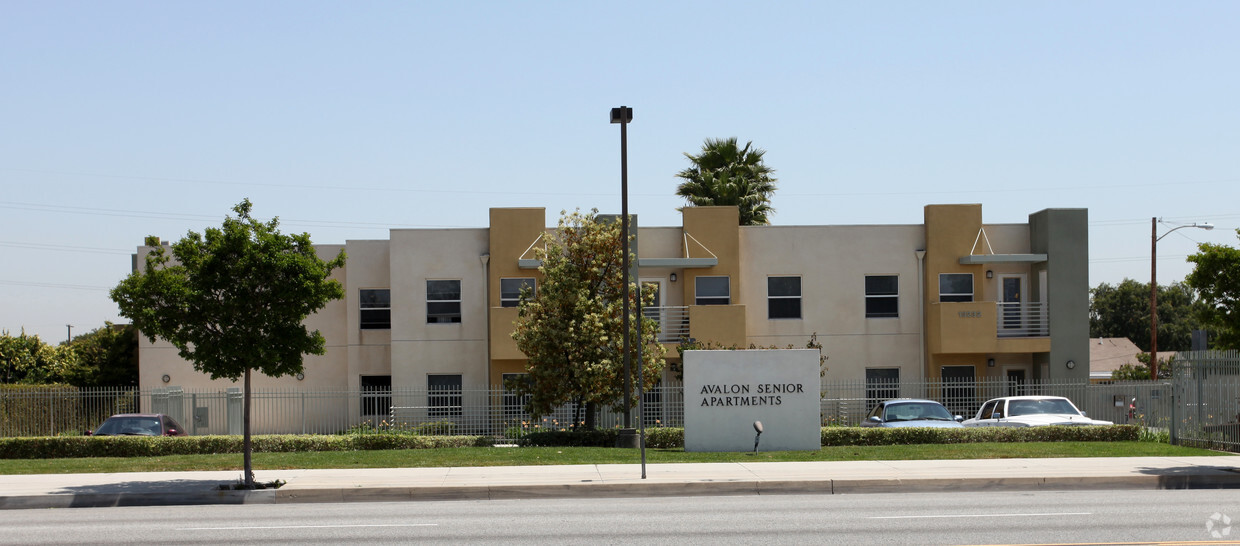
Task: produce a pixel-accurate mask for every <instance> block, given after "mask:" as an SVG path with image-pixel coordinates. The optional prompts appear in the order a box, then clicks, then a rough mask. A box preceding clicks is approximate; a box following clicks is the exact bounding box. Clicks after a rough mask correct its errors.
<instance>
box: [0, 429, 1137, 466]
mask: <svg viewBox="0 0 1240 546" xmlns="http://www.w3.org/2000/svg"><path fill="white" fill-rule="evenodd" d="M618 434H619V430H618V429H602V430H590V431H580V432H572V431H548V432H536V433H533V434H530V435H529V436H526V437H525V439H524V441H523V444H524V445H530V446H565V447H574V446H575V447H613V446H615V445H616V436H617V435H618ZM1140 435H1141V427H1138V426H1136V425H1114V426H1109V427H1029V428H1015V427H987V428H857V427H824V428H823V429H822V445H824V446H884V445H908V444H966V443H976V442H1132V441H1137V440H1139V439H1140ZM493 441H494V439H493V438H491V437H488V436H415V435H409V434H347V435H338V436H329V435H264V436H255V437H254V438H253V443H254V452H255V453H279V452H295V451H366V450H378V449H434V448H446V447H486V446H490V445H491V444H492V442H493ZM684 445H685V431H684V429H683V428H671V427H659V428H648V429H646V447H648V448H652V449H669V448H682V447H684ZM215 453H241V437H240V436H182V437H176V438H172V437H148V436H109V437H98V438H91V437H86V436H55V437H39V438H0V459H61V458H68V457H158V456H164V455H209V454H215Z"/></svg>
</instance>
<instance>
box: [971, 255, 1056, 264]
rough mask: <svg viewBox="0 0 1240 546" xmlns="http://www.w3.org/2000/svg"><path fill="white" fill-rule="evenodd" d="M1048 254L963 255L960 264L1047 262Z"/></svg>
mask: <svg viewBox="0 0 1240 546" xmlns="http://www.w3.org/2000/svg"><path fill="white" fill-rule="evenodd" d="M1045 261H1046V254H973V255H971V256H962V257H961V258H960V265H978V264H1036V263H1038V262H1045Z"/></svg>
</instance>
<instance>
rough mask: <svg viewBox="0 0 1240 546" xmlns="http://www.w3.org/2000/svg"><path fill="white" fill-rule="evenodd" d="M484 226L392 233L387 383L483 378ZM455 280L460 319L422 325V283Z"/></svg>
mask: <svg viewBox="0 0 1240 546" xmlns="http://www.w3.org/2000/svg"><path fill="white" fill-rule="evenodd" d="M487 251H488V248H487V230H486V229H484V228H478V229H417V230H393V231H392V273H391V275H392V285H393V286H392V343H391V350H392V386H393V387H396V388H414V389H425V388H426V375H427V374H440V373H445V374H461V376H462V377H461V381H462V384H464V385H481V384H485V383H486V382H487V346H486V340H487V330H488V324H487V305H486V286H487V284H486V283H487V279H486V266H485V265H484V264H483V261H482V259H481V256H482V255H483V254H486V253H487ZM449 279H457V280H460V281H461V322H459V323H449V324H428V323H427V321H426V281H427V280H449Z"/></svg>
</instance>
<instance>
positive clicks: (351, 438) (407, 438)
mask: <svg viewBox="0 0 1240 546" xmlns="http://www.w3.org/2000/svg"><path fill="white" fill-rule="evenodd" d="M241 442H242V438H241V437H240V436H180V437H164V436H155V437H150V436H107V437H94V438H92V437H87V436H76V437H63V436H58V437H33V438H0V459H61V458H68V457H157V456H164V455H210V454H219V453H238V454H239V453H241ZM253 445H254V452H255V453H279V452H294V451H366V450H378V449H435V448H448V447H481V446H489V445H491V438H490V437H489V436H415V435H408V434H350V435H339V436H329V435H302V434H296V435H294V434H286V435H276V434H272V435H260V436H254V437H253Z"/></svg>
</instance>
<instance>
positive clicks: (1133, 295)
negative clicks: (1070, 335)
mask: <svg viewBox="0 0 1240 546" xmlns="http://www.w3.org/2000/svg"><path fill="white" fill-rule="evenodd" d="M1089 294H1090V300H1089V335H1090V337H1116V338H1120V337H1122V338H1128V339H1129V340H1131V341H1132V342H1133V343H1134V344H1136V345H1137V347H1140V348H1141V349H1143V350H1146V351H1148V350H1149V349H1150V285H1149V283H1141V282H1137V281H1134V280H1132V279H1124V280H1123V282H1121V283H1119V284H1118V285H1111V284H1107V283H1103V284H1099V285H1098V286H1097V287H1095V288H1093V289H1091V290H1090V291H1089ZM1203 308H1204V304H1203V303H1202V302H1201V300H1200V299H1199V298H1197V296H1196V294H1195V293H1194V292H1193V290H1192V288H1190V287H1189V286H1188V285H1186V284H1184V283H1172V284H1169V285H1167V286H1161V285H1160V286H1159V287H1158V348H1159V349H1160V350H1166V351H1187V350H1188V349H1189V348H1191V347H1192V338H1193V330H1197V329H1200V328H1201V327H1202V324H1201V321H1200V320H1199V319H1198V317H1197V315H1198V313H1200V311H1201V310H1202V309H1203Z"/></svg>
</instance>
